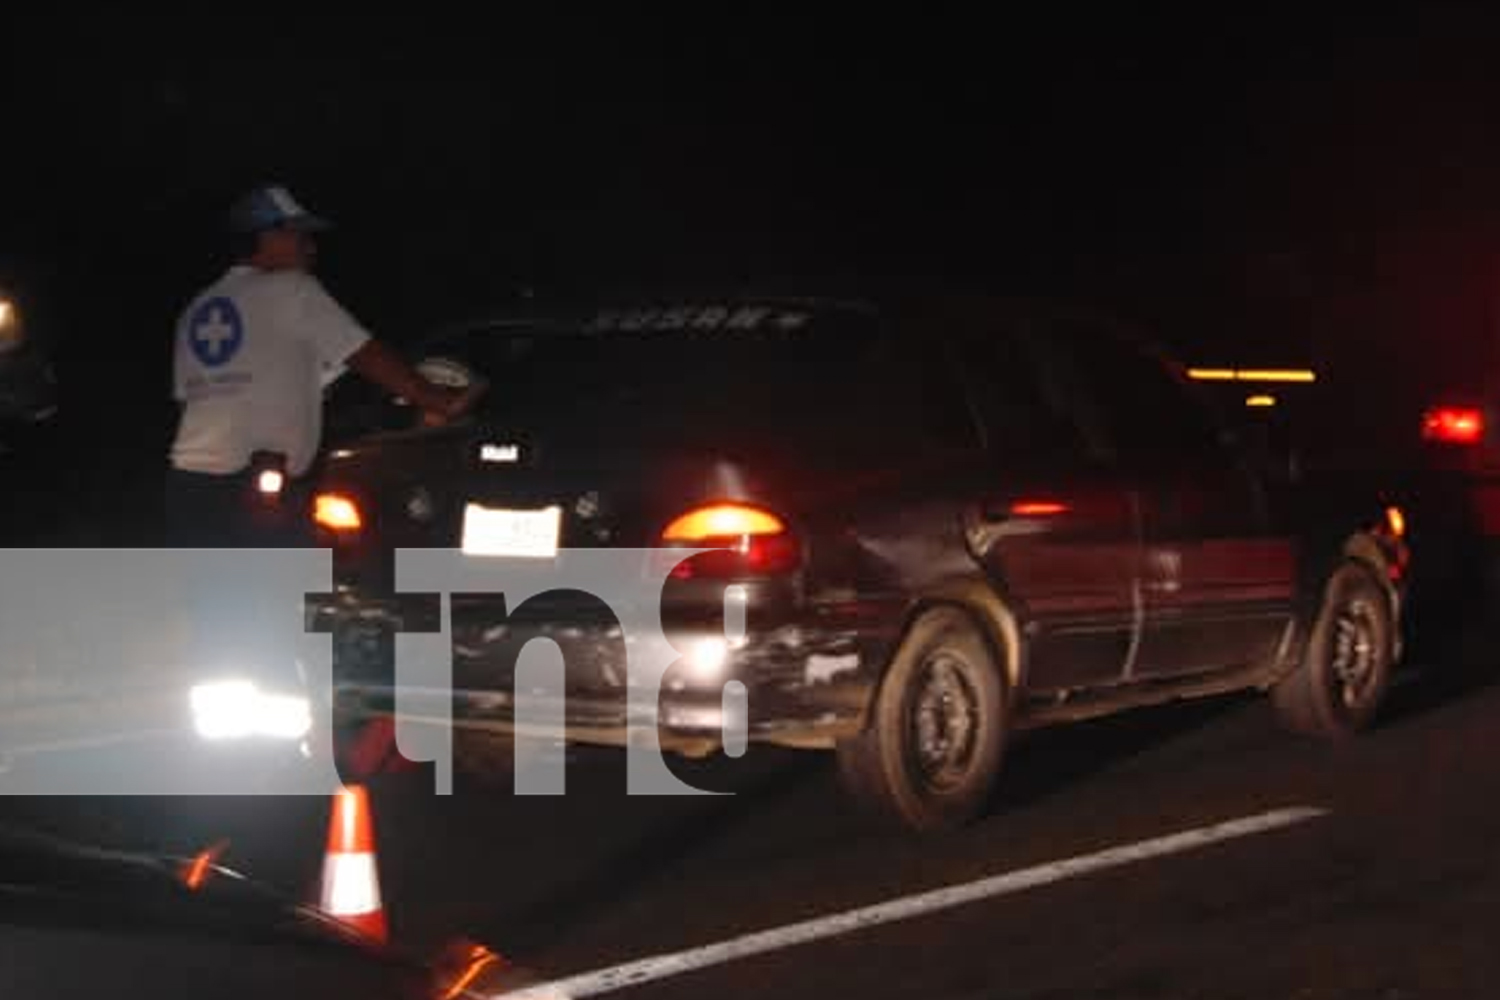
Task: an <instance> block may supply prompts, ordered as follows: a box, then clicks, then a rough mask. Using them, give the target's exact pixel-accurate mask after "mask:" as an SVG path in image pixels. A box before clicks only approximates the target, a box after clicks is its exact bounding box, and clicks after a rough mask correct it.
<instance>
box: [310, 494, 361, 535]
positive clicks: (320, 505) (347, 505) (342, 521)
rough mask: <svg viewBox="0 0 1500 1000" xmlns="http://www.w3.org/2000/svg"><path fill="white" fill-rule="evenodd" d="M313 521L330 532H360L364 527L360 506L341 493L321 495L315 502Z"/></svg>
mask: <svg viewBox="0 0 1500 1000" xmlns="http://www.w3.org/2000/svg"><path fill="white" fill-rule="evenodd" d="M313 520H314V521H316V522H317V524H318V526H319V527H323V528H327V529H328V530H329V531H337V532H341V533H343V532H350V531H358V530H359V529H360V528H362V527H363V526H364V518H362V517H361V516H360V513H359V504H357V503H355V502H354V501H353V500H352V499H350V498H349V497H346V496H344V495H343V494H341V493H319V494H318V495H317V497H316V498H315V499H314V500H313Z"/></svg>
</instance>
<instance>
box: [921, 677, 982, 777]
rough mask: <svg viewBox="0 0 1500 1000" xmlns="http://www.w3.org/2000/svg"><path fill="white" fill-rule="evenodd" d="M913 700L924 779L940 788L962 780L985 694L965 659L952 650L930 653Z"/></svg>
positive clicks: (971, 753) (971, 752) (970, 762)
mask: <svg viewBox="0 0 1500 1000" xmlns="http://www.w3.org/2000/svg"><path fill="white" fill-rule="evenodd" d="M911 704H912V710H911V742H912V748H913V750H914V753H913V760H914V762H915V764H916V771H917V774H918V776H919V777H920V778H921V780H922V783H923V784H924V785H926V786H927V787H928V788H930V789H933V790H935V791H943V790H945V789H948V788H951V787H953V786H955V785H957V784H959V783H960V782H961V781H962V780H963V778H964V776H965V775H966V774H967V773H968V771H969V768H970V767H971V765H972V764H973V761H974V751H975V747H976V745H977V743H978V736H979V697H978V694H977V692H976V691H975V689H974V687H973V685H972V684H970V683H969V681H968V679H967V677H966V671H965V669H964V664H963V662H962V661H961V660H959V659H958V658H957V657H955V656H953V655H952V654H951V653H945V652H937V653H934V654H933V655H932V656H930V657H929V658H928V659H927V661H926V662H925V663H924V664H923V665H922V670H921V673H920V674H919V676H918V681H917V685H916V688H915V695H914V697H913V699H912V703H911Z"/></svg>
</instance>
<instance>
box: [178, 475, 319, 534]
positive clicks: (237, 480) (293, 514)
mask: <svg viewBox="0 0 1500 1000" xmlns="http://www.w3.org/2000/svg"><path fill="white" fill-rule="evenodd" d="M164 514H165V519H166V521H165V524H166V543H167V546H168V547H169V548H184V549H243V548H303V547H306V546H308V545H311V544H313V530H312V502H311V491H310V489H309V487H308V484H307V483H306V482H305V481H297V480H293V479H290V478H289V479H288V480H287V481H286V485H285V487H284V488H283V490H282V492H281V493H280V494H278V495H275V496H264V495H262V494H261V493H260V492H259V491H258V490H257V489H256V473H254V472H250V471H245V472H240V473H235V474H231V475H211V474H208V473H202V472H185V471H183V470H181V469H169V470H168V472H167V482H166V497H165V511H164Z"/></svg>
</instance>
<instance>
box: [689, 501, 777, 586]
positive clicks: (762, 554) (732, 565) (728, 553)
mask: <svg viewBox="0 0 1500 1000" xmlns="http://www.w3.org/2000/svg"><path fill="white" fill-rule="evenodd" d="M661 541H662V544H664V545H667V546H672V547H677V548H697V549H714V550H716V551H713V552H704V553H702V554H700V555H698V556H695V557H693V558H691V559H687V560H684V561H683V562H681V563H679V564H678V565H677V566H676V567H675V568H674V569H673V570H672V576H673V577H674V578H675V579H678V580H691V579H697V578H700V577H708V578H713V579H719V578H723V577H736V576H761V575H766V574H774V573H784V572H787V571H789V570H792V569H795V568H796V567H797V565H798V564H799V563H800V562H801V558H802V549H801V546H800V545H799V544H798V542H797V539H796V537H795V536H794V535H793V534H792V533H791V531H790V530H789V529H788V528H787V526H786V523H785V522H784V521H783V520H782V519H781V518H779V517H777V516H776V515H775V514H773V513H771V512H770V511H768V510H765V509H764V508H761V507H755V506H751V505H749V504H741V503H718V504H711V505H708V506H704V507H698V508H696V509H694V510H691V511H688V512H687V513H686V514H683V515H682V516H681V517H679V518H677V519H676V520H674V521H673V522H672V523H671V524H670V525H668V526H667V528H666V530H665V531H663V532H662V536H661Z"/></svg>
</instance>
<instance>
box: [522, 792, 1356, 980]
mask: <svg viewBox="0 0 1500 1000" xmlns="http://www.w3.org/2000/svg"><path fill="white" fill-rule="evenodd" d="M1327 814H1328V812H1327V810H1325V809H1313V808H1294V809H1278V810H1275V811H1273V812H1267V813H1261V814H1260V815H1257V816H1247V817H1245V818H1243V819H1236V820H1229V821H1227V822H1224V823H1218V824H1216V825H1214V826H1205V827H1199V828H1198V829H1195V830H1187V831H1184V832H1182V833H1174V834H1169V835H1168V836H1165V837H1156V838H1154V839H1152V840H1141V841H1137V842H1136V843H1134V844H1126V845H1124V846H1122V847H1111V848H1109V849H1107V850H1103V851H1100V852H1098V853H1097V854H1084V855H1080V856H1078V857H1074V858H1067V859H1065V860H1062V861H1052V862H1048V863H1047V864H1042V865H1037V866H1036V867H1034V868H1023V869H1021V870H1019V871H1013V872H1008V873H1006V874H1004V875H996V876H994V877H993V878H986V879H980V880H979V881H977V882H967V883H964V884H962V885H955V886H949V887H948V888H945V889H936V890H933V891H931V892H924V893H919V894H917V895H914V896H903V897H901V898H899V899H892V900H888V901H887V902H884V903H877V904H875V905H873V906H866V907H862V908H860V909H857V910H846V911H844V912H843V913H835V914H831V915H829V916H826V917H817V918H814V919H812V920H806V921H803V922H801V923H796V924H788V925H786V926H785V927H776V928H772V929H771V930H766V931H759V932H756V933H754V934H746V935H744V936H743V937H737V938H731V939H730V940H728V941H720V942H718V943H717V944H710V945H703V946H702V947H698V948H690V949H688V950H686V951H679V952H676V953H673V954H667V955H656V956H653V957H651V958H643V959H640V960H638V961H634V962H627V963H625V964H623V965H616V966H614V967H612V968H607V969H599V970H596V971H594V972H585V973H581V974H579V975H575V976H569V977H566V978H564V979H558V980H554V981H552V982H548V983H543V984H540V985H537V986H531V987H527V988H526V989H523V990H518V991H516V992H514V993H505V994H497V995H496V998H495V1000H499V998H500V997H502V996H503V997H504V998H505V1000H519V998H522V997H526V998H530V1000H543V998H546V1000H557V998H558V997H589V996H598V995H600V994H603V993H613V992H615V991H616V990H623V989H626V988H628V987H632V986H641V985H643V984H645V983H650V982H655V981H656V980H659V979H668V978H671V977H673V976H681V975H684V974H685V973H689V972H696V971H698V970H700V969H706V968H709V967H711V966H715V965H722V964H724V963H726V962H734V961H738V960H739V959H744V958H750V957H751V956H754V955H763V954H765V953H767V952H772V951H780V950H782V949H785V948H793V947H796V946H797V945H803V944H809V943H811V942H813V941H821V940H823V939H825V938H831V937H838V936H840V935H844V934H851V933H853V932H855V931H861V930H867V929H869V928H871V927H878V926H880V925H881V924H889V923H895V922H897V921H901V920H911V919H913V918H914V917H921V916H925V915H927V914H930V913H936V912H938V911H940V910H946V909H950V908H952V907H956V906H963V905H965V904H967V903H974V902H978V901H980V900H985V899H993V898H994V897H996V896H1005V895H1009V894H1011V893H1016V892H1023V891H1025V890H1027V889H1034V888H1036V887H1038V886H1044V885H1051V884H1053V883H1056V882H1062V881H1064V880H1066V879H1070V878H1077V877H1079V876H1081V875H1090V874H1093V873H1094V872H1100V871H1104V870H1105V869H1108V868H1118V867H1120V866H1121V865H1127V864H1133V863H1135V862H1138V861H1149V860H1151V859H1152V858H1161V857H1165V856H1167V855H1170V854H1180V853H1182V852H1183V851H1191V850H1195V849H1197V848H1201V847H1207V846H1209V845H1211V844H1219V843H1223V842H1225V841H1228V840H1236V839H1238V838H1241V837H1250V836H1254V835H1255V834H1258V833H1269V832H1271V831H1273V830H1279V829H1282V828H1284V827H1289V826H1294V825H1296V824H1298V823H1305V822H1307V821H1308V820H1312V819H1317V818H1319V817H1321V816H1326V815H1327Z"/></svg>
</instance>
